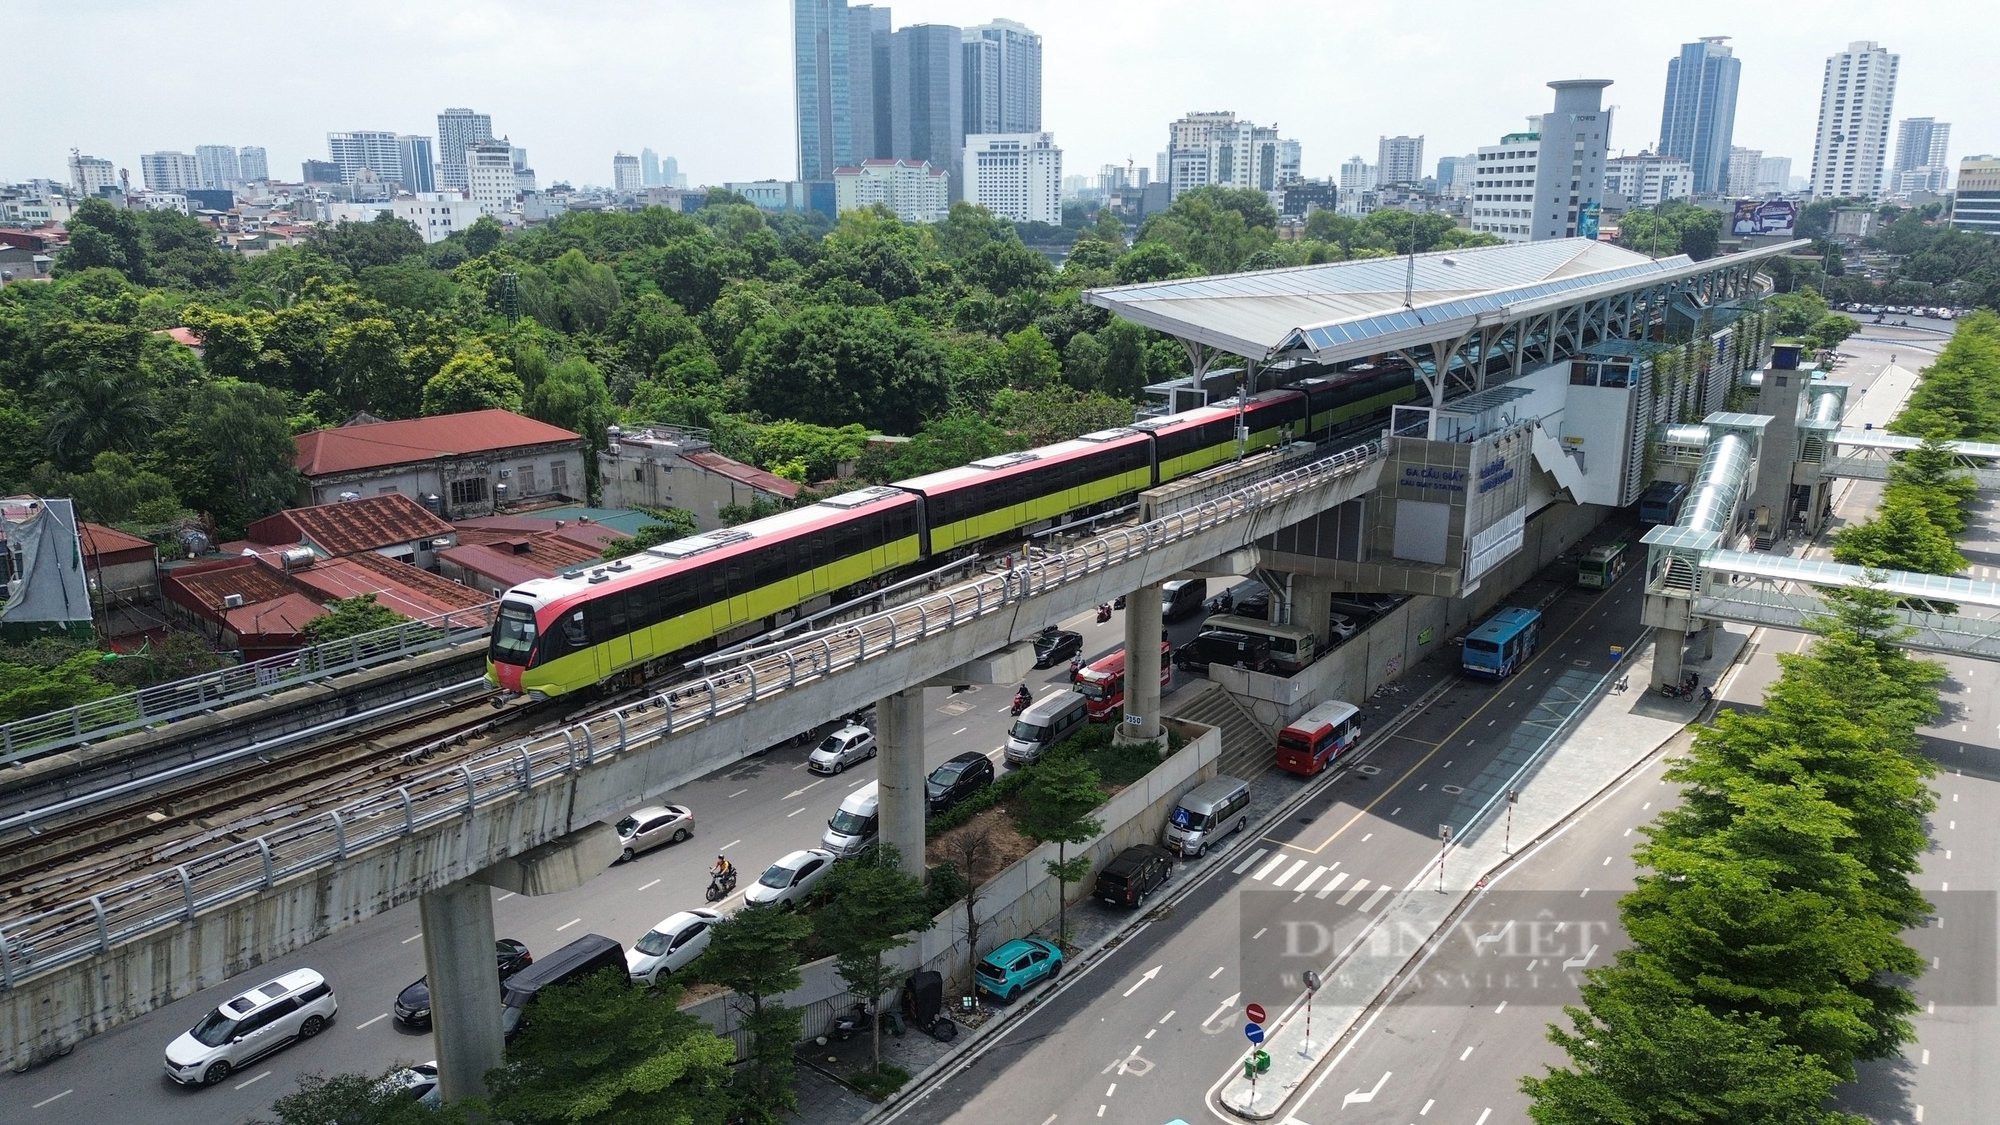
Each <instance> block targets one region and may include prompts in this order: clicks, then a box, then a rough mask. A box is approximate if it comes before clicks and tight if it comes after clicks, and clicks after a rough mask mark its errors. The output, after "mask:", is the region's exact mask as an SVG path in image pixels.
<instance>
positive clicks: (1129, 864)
mask: <svg viewBox="0 0 2000 1125" xmlns="http://www.w3.org/2000/svg"><path fill="white" fill-rule="evenodd" d="M1173 873H1174V857H1173V855H1172V854H1171V853H1169V852H1168V851H1167V850H1166V849H1165V848H1157V847H1154V846H1153V845H1151V844H1134V845H1132V846H1131V847H1129V848H1126V849H1125V850H1124V851H1122V852H1119V853H1118V854H1117V856H1115V857H1113V859H1112V860H1111V862H1110V863H1107V864H1105V865H1104V870H1102V871H1100V872H1098V873H1097V888H1096V890H1095V891H1094V892H1092V893H1094V894H1095V895H1096V896H1097V897H1098V898H1101V899H1103V900H1104V901H1106V902H1108V903H1111V904H1112V905H1114V906H1130V907H1134V908H1136V907H1141V906H1144V905H1146V896H1147V895H1148V894H1151V893H1152V892H1153V891H1154V890H1156V889H1158V888H1160V887H1162V886H1165V885H1166V882H1167V879H1168V878H1169V877H1171V876H1172V875H1173Z"/></svg>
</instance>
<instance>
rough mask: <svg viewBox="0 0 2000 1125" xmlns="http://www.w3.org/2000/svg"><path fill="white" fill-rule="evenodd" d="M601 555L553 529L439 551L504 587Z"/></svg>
mask: <svg viewBox="0 0 2000 1125" xmlns="http://www.w3.org/2000/svg"><path fill="white" fill-rule="evenodd" d="M597 557H599V552H597V551H593V550H591V549H590V548H588V547H584V546H580V545H578V544H576V543H572V542H570V541H568V540H566V539H563V538H561V537H560V536H558V535H556V534H554V533H552V532H542V533H539V534H535V535H524V536H516V537H514V538H511V539H498V540H494V541H492V542H488V543H461V544H460V545H459V546H456V547H450V548H447V549H445V550H442V551H439V552H438V558H439V559H449V560H450V561H451V562H453V563H455V564H457V565H458V566H461V567H463V568H465V569H466V570H469V571H471V572H472V573H474V574H478V575H482V576H484V577H486V578H490V579H492V580H493V581H494V582H495V583H497V584H499V585H502V586H518V585H520V584H521V583H523V582H527V581H529V580H530V579H535V578H552V577H554V576H555V575H556V574H558V573H560V572H562V571H565V570H568V569H569V568H571V567H573V566H578V565H580V564H583V563H587V562H590V561H591V560H592V559H595V558H597Z"/></svg>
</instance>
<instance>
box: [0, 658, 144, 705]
mask: <svg viewBox="0 0 2000 1125" xmlns="http://www.w3.org/2000/svg"><path fill="white" fill-rule="evenodd" d="M103 661H104V655H103V654H102V653H100V652H97V651H96V650H95V649H81V650H75V651H72V650H69V649H67V648H64V649H60V650H56V651H53V652H50V653H47V654H43V653H42V652H40V651H38V650H37V648H36V647H33V646H31V647H29V648H26V649H23V648H19V647H14V648H5V649H0V722H6V723H11V722H13V721H14V720H15V719H27V718H32V717H33V716H36V715H46V714H48V713H49V712H51V711H60V710H62V709H63V708H65V707H75V706H77V705H78V704H83V703H89V702H90V701H91V700H93V699H102V698H104V697H105V696H107V695H115V694H117V691H118V689H117V688H115V687H112V686H111V685H110V684H107V683H105V682H104V681H103V680H102V679H100V678H98V671H99V669H100V668H101V667H102V665H103Z"/></svg>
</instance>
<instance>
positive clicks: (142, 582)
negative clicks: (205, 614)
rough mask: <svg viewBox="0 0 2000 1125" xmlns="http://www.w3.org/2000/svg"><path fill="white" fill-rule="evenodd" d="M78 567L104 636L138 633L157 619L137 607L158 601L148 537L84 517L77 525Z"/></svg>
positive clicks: (156, 559)
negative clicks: (80, 552) (80, 550)
mask: <svg viewBox="0 0 2000 1125" xmlns="http://www.w3.org/2000/svg"><path fill="white" fill-rule="evenodd" d="M77 532H78V538H79V539H80V540H81V542H82V546H83V570H84V576H85V579H86V580H87V581H88V582H89V584H90V593H91V599H92V601H93V602H95V603H96V608H97V614H98V620H99V623H100V625H101V626H102V628H103V630H104V633H105V635H106V636H110V637H123V636H129V635H131V634H133V633H141V632H144V631H146V630H147V629H149V628H151V627H153V626H154V625H156V624H157V623H158V622H157V620H156V619H155V618H154V616H153V614H152V613H151V612H149V611H147V610H144V609H142V608H140V607H144V606H151V605H153V604H154V603H156V602H158V601H159V600H160V549H159V547H157V546H156V545H154V544H153V543H152V542H151V541H149V540H146V539H141V538H139V537H138V536H136V535H127V534H126V533H125V532H122V531H120V530H118V529H117V528H115V527H106V526H104V525H103V524H101V523H91V522H90V521H88V520H84V521H81V522H79V524H78V525H77Z"/></svg>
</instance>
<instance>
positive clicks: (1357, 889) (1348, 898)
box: [1334, 879, 1368, 906]
mask: <svg viewBox="0 0 2000 1125" xmlns="http://www.w3.org/2000/svg"><path fill="white" fill-rule="evenodd" d="M1367 885H1368V880H1366V879H1362V880H1360V881H1358V882H1356V883H1355V884H1354V885H1353V886H1352V887H1349V888H1348V889H1347V893H1346V894H1344V895H1341V896H1340V897H1339V898H1338V899H1336V900H1334V905H1335V906H1346V905H1347V904H1348V903H1350V902H1353V901H1354V896H1355V895H1358V894H1360V893H1361V891H1362V888H1364V887H1366V886H1367Z"/></svg>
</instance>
